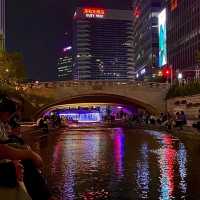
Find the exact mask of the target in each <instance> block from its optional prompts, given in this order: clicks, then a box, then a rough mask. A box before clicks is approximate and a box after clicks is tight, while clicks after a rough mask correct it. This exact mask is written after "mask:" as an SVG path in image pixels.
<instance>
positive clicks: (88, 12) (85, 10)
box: [83, 8, 105, 15]
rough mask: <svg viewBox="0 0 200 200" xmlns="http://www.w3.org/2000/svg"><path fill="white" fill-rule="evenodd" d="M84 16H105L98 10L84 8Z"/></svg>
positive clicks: (101, 10)
mask: <svg viewBox="0 0 200 200" xmlns="http://www.w3.org/2000/svg"><path fill="white" fill-rule="evenodd" d="M83 13H84V14H94V15H105V10H104V9H100V8H84V9H83Z"/></svg>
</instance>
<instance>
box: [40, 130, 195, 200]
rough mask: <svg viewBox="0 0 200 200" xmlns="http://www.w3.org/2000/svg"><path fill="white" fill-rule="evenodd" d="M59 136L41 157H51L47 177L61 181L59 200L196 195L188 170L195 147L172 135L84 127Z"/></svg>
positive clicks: (165, 198)
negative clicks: (190, 148) (192, 147)
mask: <svg viewBox="0 0 200 200" xmlns="http://www.w3.org/2000/svg"><path fill="white" fill-rule="evenodd" d="M52 135H53V134H52ZM52 135H50V136H49V137H52ZM55 138H56V139H55V140H54V139H52V140H51V141H53V144H48V147H45V146H44V145H43V146H41V151H43V152H51V153H52V154H51V155H50V154H49V155H47V154H45V155H44V157H43V159H44V160H46V159H47V160H48V161H49V160H50V162H51V164H50V165H49V168H50V169H49V171H50V172H51V173H49V174H50V175H49V177H48V178H49V180H51V181H50V184H51V185H52V186H53V187H56V186H59V195H60V196H59V199H60V200H75V199H81V200H82V199H85V200H88V199H93V200H96V199H97V200H98V199H100V200H103V199H109V200H117V199H119V200H125V199H127V200H129V199H130V200H132V199H161V200H170V199H187V198H188V199H194V198H189V197H191V188H192V187H191V185H190V184H191V183H190V181H191V182H192V180H189V179H190V176H192V175H191V174H192V172H191V173H190V176H188V175H187V169H189V168H190V170H191V171H192V170H193V169H192V167H191V162H192V161H191V159H192V158H191V159H190V160H187V157H188V155H190V154H189V153H191V152H190V151H188V150H187V149H186V147H185V143H183V142H181V141H180V140H178V139H176V138H174V137H173V136H171V135H168V134H163V133H160V132H155V131H146V134H145V133H144V132H143V131H141V130H140V131H138V132H134V131H133V132H128V131H126V130H125V131H124V130H123V129H121V128H117V129H106V128H105V129H103V130H101V129H99V130H97V129H96V130H95V129H94V130H93V128H92V131H91V129H88V130H86V129H84V128H80V130H77V129H70V130H64V132H63V133H60V135H59V134H58V136H55ZM48 142H49V141H48ZM187 147H188V146H187ZM45 148H47V149H48V150H47V149H46V150H45V151H44V149H45ZM52 158H53V159H52ZM198 160H199V159H197V161H198ZM195 166H196V164H195ZM133 169H134V173H133ZM197 175H198V172H197ZM195 178H196V179H195V180H197V181H198V180H199V177H198V176H196V177H195ZM194 191H195V192H196V193H195V195H196V196H197V197H199V196H198V194H199V193H198V191H197V190H194ZM197 199H198V198H197Z"/></svg>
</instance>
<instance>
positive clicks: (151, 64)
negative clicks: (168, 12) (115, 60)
mask: <svg viewBox="0 0 200 200" xmlns="http://www.w3.org/2000/svg"><path fill="white" fill-rule="evenodd" d="M162 6H163V0H133V29H134V42H133V46H134V61H135V69H136V72H137V76H144V75H148V74H151V73H152V72H153V71H154V69H156V68H158V66H159V38H158V15H159V13H160V11H161V9H162Z"/></svg>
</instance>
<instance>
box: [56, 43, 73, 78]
mask: <svg viewBox="0 0 200 200" xmlns="http://www.w3.org/2000/svg"><path fill="white" fill-rule="evenodd" d="M57 69H58V79H59V80H73V71H72V70H73V54H72V47H71V46H68V47H66V48H64V49H63V51H62V53H61V55H60V57H59V59H58V64H57Z"/></svg>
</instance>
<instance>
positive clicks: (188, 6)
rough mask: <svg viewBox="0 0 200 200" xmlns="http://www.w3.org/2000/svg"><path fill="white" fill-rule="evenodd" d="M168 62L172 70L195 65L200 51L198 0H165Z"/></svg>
mask: <svg viewBox="0 0 200 200" xmlns="http://www.w3.org/2000/svg"><path fill="white" fill-rule="evenodd" d="M167 11H168V12H167V13H168V14H167V52H168V62H169V64H170V65H172V66H173V69H174V71H178V70H180V71H188V72H189V71H190V70H194V69H195V68H196V67H197V64H198V63H197V59H196V55H197V52H198V51H200V1H199V0H184V1H183V0H182V1H180V0H168V1H167Z"/></svg>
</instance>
